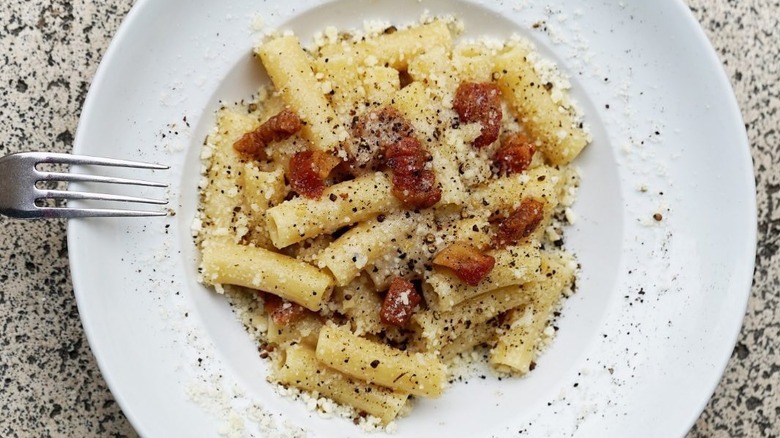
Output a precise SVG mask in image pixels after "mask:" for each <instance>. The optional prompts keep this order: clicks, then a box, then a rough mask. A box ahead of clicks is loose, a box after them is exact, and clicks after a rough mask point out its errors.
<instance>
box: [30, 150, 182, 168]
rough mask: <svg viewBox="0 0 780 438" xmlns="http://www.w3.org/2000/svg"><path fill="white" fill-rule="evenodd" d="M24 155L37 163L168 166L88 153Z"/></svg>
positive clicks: (31, 153) (32, 153)
mask: <svg viewBox="0 0 780 438" xmlns="http://www.w3.org/2000/svg"><path fill="white" fill-rule="evenodd" d="M25 155H27V156H30V157H34V158H35V159H36V160H37V162H38V163H54V164H57V163H63V164H82V165H97V166H115V167H135V168H138V169H158V170H165V169H169V168H170V166H166V165H164V164H154V163H144V162H141V161H130V160H118V159H114V158H102V157H92V156H89V155H71V154H60V153H53V152H52V153H49V152H46V153H43V152H28V153H25Z"/></svg>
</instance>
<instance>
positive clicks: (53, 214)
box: [38, 207, 169, 219]
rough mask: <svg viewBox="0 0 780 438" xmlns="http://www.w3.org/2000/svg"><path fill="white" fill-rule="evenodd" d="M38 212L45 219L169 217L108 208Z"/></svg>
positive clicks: (61, 208)
mask: <svg viewBox="0 0 780 438" xmlns="http://www.w3.org/2000/svg"><path fill="white" fill-rule="evenodd" d="M38 211H40V212H41V217H45V218H64V219H74V218H86V217H142V216H167V215H168V214H169V213H168V212H167V211H144V210H119V209H108V208H68V207H42V208H39V209H38Z"/></svg>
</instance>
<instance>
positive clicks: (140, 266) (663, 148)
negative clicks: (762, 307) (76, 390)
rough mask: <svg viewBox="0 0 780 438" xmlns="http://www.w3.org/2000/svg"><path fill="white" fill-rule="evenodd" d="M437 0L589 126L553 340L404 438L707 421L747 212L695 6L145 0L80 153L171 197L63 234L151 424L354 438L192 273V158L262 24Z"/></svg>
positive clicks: (121, 42) (244, 87) (651, 431)
mask: <svg viewBox="0 0 780 438" xmlns="http://www.w3.org/2000/svg"><path fill="white" fill-rule="evenodd" d="M425 10H427V11H429V13H430V14H431V15H438V14H445V13H446V14H453V15H455V16H457V17H459V18H461V19H462V20H463V21H464V22H465V26H466V31H467V35H468V36H478V35H483V34H485V35H490V36H494V37H500V38H505V37H507V36H509V35H510V34H512V33H519V34H521V35H523V36H526V37H527V38H530V39H531V40H533V41H534V42H535V43H536V44H537V45H538V49H539V51H540V52H542V53H543V54H544V55H545V56H547V57H549V58H551V59H553V60H555V61H556V62H557V63H558V64H559V65H560V66H561V68H562V69H563V70H564V71H565V72H567V73H568V74H569V75H570V76H571V78H572V82H573V95H574V97H575V98H576V99H577V100H578V101H579V103H580V105H581V106H582V108H583V109H584V111H585V112H586V114H587V121H588V123H589V124H590V126H591V128H592V130H593V134H594V142H593V144H592V145H591V146H589V147H588V149H587V150H586V152H585V153H584V154H583V155H582V157H581V158H579V160H578V164H579V166H580V167H581V168H582V174H583V184H582V189H581V192H580V196H579V200H578V202H577V204H576V212H577V213H578V216H579V221H578V222H577V223H576V225H575V226H574V227H573V228H572V229H571V230H570V231H569V234H568V236H567V245H568V247H569V248H571V249H572V250H574V251H575V252H576V253H577V255H578V257H579V259H580V261H581V263H582V276H581V278H580V279H579V281H578V293H577V294H576V295H575V296H574V297H573V298H572V299H570V300H568V302H567V303H566V307H565V309H564V317H563V318H562V319H561V320H560V321H559V323H558V326H559V327H560V330H559V334H558V336H557V339H556V341H555V343H554V344H553V345H552V347H551V348H550V349H549V350H548V351H547V352H546V354H545V355H544V356H543V357H542V359H541V360H540V361H539V363H538V367H537V369H536V370H535V371H534V372H533V373H532V374H531V375H530V376H529V377H527V378H524V379H514V380H503V381H497V380H496V379H495V378H493V377H490V376H489V377H488V378H487V379H484V380H483V379H473V380H472V381H470V382H469V383H468V384H463V383H461V384H456V385H454V387H453V388H451V389H450V390H449V391H448V392H447V393H446V394H445V395H444V396H443V397H442V398H440V399H438V400H425V401H421V402H419V403H418V406H417V407H416V408H415V410H414V411H413V413H412V414H411V415H410V416H409V417H407V418H404V419H401V420H400V421H398V422H397V426H398V431H397V434H396V436H398V437H412V436H450V437H456V436H488V435H490V436H518V433H519V432H521V433H522V435H520V436H562V435H567V436H568V435H570V434H573V435H576V436H600V437H605V436H614V437H625V436H637V437H638V436H654V437H657V436H680V435H683V434H684V433H685V432H686V431H687V430H688V428H689V427H690V426H691V425H692V423H693V422H694V421H695V419H696V418H697V417H698V415H699V413H700V412H701V409H702V408H703V406H704V404H705V403H706V401H707V400H708V398H709V396H710V395H711V393H712V391H713V389H714V387H715V385H716V384H717V382H718V380H719V378H720V376H721V373H722V371H723V369H724V366H725V364H726V361H727V359H728V357H729V354H730V352H731V350H732V348H733V345H734V342H735V339H736V336H737V334H738V332H739V329H740V325H741V321H742V316H743V313H744V310H745V304H746V300H747V296H748V293H749V288H750V282H751V276H752V272H753V258H754V253H755V236H756V221H755V219H756V213H755V200H754V182H753V174H752V166H751V160H750V156H749V152H748V145H747V142H746V136H745V132H744V128H743V125H742V122H741V118H740V113H739V110H738V108H737V105H736V103H735V100H734V97H733V94H732V91H731V88H730V86H729V83H728V81H727V79H726V77H725V75H724V74H723V71H722V69H721V67H720V63H719V61H718V59H717V57H716V55H715V53H714V51H713V50H712V48H711V47H710V46H709V44H708V42H707V40H706V38H705V36H704V34H703V33H702V31H701V29H700V28H699V26H698V24H697V23H696V22H695V21H694V19H693V17H692V16H691V14H690V13H689V11H688V10H687V9H686V7H685V6H684V5H683V4H682V2H680V1H674V0H658V1H654V2H646V1H641V0H624V1H623V2H603V1H596V0H587V1H583V2H577V5H576V6H571V2H566V1H564V0H548V1H541V0H540V1H534V0H528V1H523V2H517V1H497V2H466V1H445V0H421V1H418V0H397V1H392V2H389V1H378V0H364V1H360V0H340V1H333V2H319V1H313V0H312V1H298V2H284V3H277V2H273V3H272V2H257V1H251V0H222V1H220V2H212V1H207V0H197V1H192V0H168V1H162V0H158V1H154V0H141V1H139V2H138V3H137V4H136V5H135V7H134V8H133V10H132V12H131V13H130V15H129V16H128V17H127V19H126V21H125V23H123V25H122V27H121V28H120V30H119V32H118V33H117V35H116V37H115V39H114V41H113V43H112V45H111V47H110V49H109V50H108V51H107V52H106V55H105V58H104V59H103V63H102V64H101V66H100V69H99V71H98V74H97V76H96V77H95V80H94V82H93V84H92V88H91V90H90V93H89V96H88V98H87V101H86V103H85V106H84V109H83V113H82V119H81V124H80V125H79V129H78V135H77V138H76V144H75V151H76V152H77V153H85V154H95V155H105V156H112V157H118V158H133V159H140V160H149V161H158V162H163V163H169V164H171V165H172V170H171V171H169V172H161V173H158V174H157V175H156V178H158V179H160V180H166V181H168V182H169V183H170V185H171V188H170V190H169V196H170V198H171V200H172V201H173V205H172V207H173V209H174V210H175V211H176V213H177V214H176V216H174V217H170V218H167V219H149V220H137V219H136V220H129V219H128V220H108V219H105V220H83V221H72V222H70V224H69V230H68V231H69V236H68V237H69V240H68V242H69V249H70V256H71V263H72V265H71V266H72V273H73V283H74V287H75V290H76V296H77V299H78V304H79V310H80V313H81V317H82V320H83V324H84V329H85V331H86V333H87V336H88V338H89V341H90V345H91V347H92V350H93V352H94V353H95V356H96V357H97V360H98V363H99V365H100V368H101V370H102V372H103V375H104V377H105V379H106V381H107V382H108V384H109V386H110V387H111V389H112V391H113V393H114V395H115V396H116V398H117V400H118V401H119V403H120V405H121V407H122V409H123V411H124V412H125V413H126V414H127V416H128V417H129V418H130V420H131V421H132V423H133V425H134V426H135V427H136V428H137V430H138V431H139V432H140V433H141V434H142V435H144V436H149V437H168V436H215V435H217V434H218V433H220V432H222V433H227V432H235V433H236V434H237V436H240V435H238V433H239V432H242V431H243V432H242V433H245V434H246V435H247V436H249V435H254V436H258V435H259V436H262V435H263V434H264V433H270V432H268V431H269V430H270V429H268V426H267V425H263V424H265V423H263V421H266V420H269V421H272V422H275V423H274V424H277V423H278V424H277V425H276V426H274V427H278V428H282V429H285V428H286V429H291V428H292V429H294V428H295V427H298V426H300V427H303V428H304V429H306V430H308V431H309V432H310V433H312V434H313V435H322V436H334V437H336V436H338V437H343V436H353V435H359V434H360V431H359V430H358V429H357V428H356V427H355V426H353V425H352V423H351V422H350V421H348V420H343V419H325V418H322V417H321V416H320V415H319V414H317V413H315V412H312V411H310V410H308V409H306V408H305V407H304V406H303V404H302V403H298V402H292V401H290V400H287V399H284V398H280V397H278V396H277V395H276V394H275V393H274V392H273V390H272V389H271V387H270V385H268V384H267V383H266V382H265V373H266V371H265V370H266V364H265V363H264V362H263V361H262V360H261V359H259V357H258V354H257V348H256V346H255V345H253V344H252V343H251V342H250V340H249V337H248V336H247V335H246V334H245V333H244V331H243V328H242V327H241V326H240V324H239V323H238V322H237V321H236V320H235V318H234V317H233V315H232V314H231V311H230V309H229V306H228V305H227V304H226V303H225V300H224V299H223V298H222V297H220V296H217V295H216V294H214V293H213V292H211V291H210V290H207V289H205V288H203V287H202V286H200V285H199V284H197V283H196V281H195V276H196V272H195V269H196V268H195V267H196V262H195V260H196V257H197V254H196V252H195V249H194V246H193V243H192V241H191V238H190V224H191V221H192V218H193V215H194V213H195V211H196V206H197V201H198V197H197V189H196V186H197V182H198V178H199V172H200V163H199V160H198V153H199V149H200V145H201V143H202V142H203V139H204V138H205V135H206V133H207V132H208V130H209V129H210V128H211V127H212V125H213V122H214V117H213V114H214V111H215V109H216V108H217V107H218V102H219V100H220V99H221V100H224V101H226V102H232V101H236V100H239V99H241V98H245V97H248V96H250V95H251V94H252V93H253V92H254V91H255V90H256V88H257V86H258V84H259V83H260V82H261V81H263V80H264V75H263V74H262V72H261V69H260V67H259V66H258V64H256V62H255V61H253V60H252V57H251V48H252V45H253V44H254V42H255V41H256V39H257V38H258V37H259V34H258V33H253V28H255V30H256V26H257V24H258V23H259V22H260V21H262V22H263V23H264V26H265V27H264V29H263V30H268V29H269V28H281V29H291V30H294V31H295V32H296V33H298V34H299V35H300V36H301V37H302V38H303V39H304V40H307V39H308V38H310V36H311V35H312V33H313V32H315V31H317V30H321V29H322V28H324V27H325V26H326V25H335V26H337V27H339V28H359V27H361V25H362V23H363V21H364V20H366V19H382V20H387V21H391V22H393V23H409V22H411V21H415V20H417V19H419V17H420V16H421V15H422V14H423V12H424V11H425ZM534 24H536V26H534ZM120 173H121V172H120ZM141 193H144V194H150V195H154V194H155V193H154V192H153V191H152V190H149V191H141ZM655 213H660V214H661V215H662V216H663V220H662V221H660V222H657V221H655V220H653V218H652V217H653V215H654V214H655ZM261 412H262V414H261ZM280 413H283V414H281V415H280ZM259 420H260V423H263V424H261V425H258V421H259ZM282 423H284V424H282Z"/></svg>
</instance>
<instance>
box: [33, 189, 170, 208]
mask: <svg viewBox="0 0 780 438" xmlns="http://www.w3.org/2000/svg"><path fill="white" fill-rule="evenodd" d="M39 198H51V199H66V200H76V199H83V200H90V201H120V202H140V203H143V204H158V205H164V204H167V203H168V201H166V200H161V199H152V198H141V197H137V196H125V195H112V194H108V193H90V192H71V191H68V190H41V191H40V196H39Z"/></svg>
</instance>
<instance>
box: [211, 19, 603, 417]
mask: <svg viewBox="0 0 780 438" xmlns="http://www.w3.org/2000/svg"><path fill="white" fill-rule="evenodd" d="M459 31H460V29H459V25H458V23H457V22H456V21H453V20H445V19H430V20H425V21H424V22H423V23H419V24H415V25H411V26H408V27H403V28H402V27H394V26H389V27H386V28H383V29H381V30H374V31H365V32H357V31H356V32H352V33H349V34H347V33H339V32H337V31H336V30H335V29H333V28H328V29H326V30H325V31H324V32H323V33H321V34H320V35H319V36H318V37H317V38H316V39H315V44H314V45H312V47H309V48H306V49H304V47H303V46H302V44H301V41H299V39H298V38H297V37H296V36H294V35H293V34H290V33H284V34H277V35H274V36H271V37H268V38H266V39H265V40H264V41H263V42H262V43H261V44H259V45H258V47H257V48H256V50H255V53H256V55H257V57H258V58H259V60H260V61H261V62H262V66H263V67H264V69H265V71H266V72H267V74H268V76H269V77H270V79H271V83H272V85H268V86H264V87H263V88H262V89H260V90H259V92H258V94H257V95H256V96H254V97H253V98H252V99H251V101H247V102H241V103H239V104H236V105H231V106H225V107H223V108H221V109H220V110H219V111H218V113H217V125H216V127H215V129H214V131H213V132H212V133H211V134H210V135H209V136H208V138H207V141H206V143H205V145H204V147H203V151H202V158H203V161H204V178H203V181H202V183H201V206H200V212H199V218H198V219H197V221H196V228H197V231H198V232H197V243H198V246H199V249H200V253H201V264H200V267H199V273H200V276H201V281H202V282H203V283H204V284H206V285H210V286H213V287H214V288H215V289H216V291H218V292H220V293H226V295H228V296H229V297H231V301H232V302H233V304H234V305H235V306H236V307H237V308H239V309H240V311H239V314H240V316H241V319H242V321H243V322H244V324H245V325H246V326H247V328H248V330H249V331H250V333H252V334H253V335H255V336H256V337H257V340H258V343H259V345H260V347H261V348H260V350H261V355H262V356H263V357H267V358H268V359H269V361H270V364H271V372H270V378H269V379H270V380H271V381H273V382H275V383H278V384H280V385H283V386H284V387H286V388H296V389H297V390H300V391H304V392H309V393H316V394H318V395H319V396H323V397H326V398H329V399H331V400H333V401H335V402H336V403H338V404H340V405H343V406H348V407H351V408H353V409H354V410H353V411H352V412H353V414H354V415H355V416H361V415H362V416H366V415H368V416H371V417H374V418H378V421H379V422H381V423H382V424H388V423H389V422H391V421H392V420H393V419H395V418H396V417H397V416H398V415H399V413H402V412H405V409H404V408H405V407H406V406H407V405H409V401H410V400H411V399H414V398H418V397H427V398H435V397H438V396H439V395H440V394H442V392H443V391H445V390H446V387H447V385H448V379H449V378H450V375H451V374H450V372H451V371H450V366H451V365H452V363H453V360H454V359H455V358H456V357H459V355H463V354H469V353H470V352H472V351H473V350H474V349H475V348H482V349H484V351H486V357H487V361H488V362H489V364H490V365H491V366H492V367H493V368H494V369H495V370H496V372H498V373H508V374H512V375H523V374H526V373H528V372H530V371H531V370H533V369H534V367H535V360H536V359H537V357H538V355H539V354H540V353H541V352H542V350H543V349H544V347H545V346H546V345H547V344H548V343H549V341H550V340H551V338H552V336H553V335H554V332H555V329H554V328H553V327H552V325H551V323H552V321H553V319H554V317H555V315H557V313H558V310H559V308H560V304H561V301H562V297H564V296H566V295H567V294H569V293H571V291H572V289H573V286H574V279H575V274H576V271H577V263H576V261H575V259H574V257H573V256H572V255H570V254H569V253H567V252H565V251H564V249H563V247H562V245H563V238H562V232H563V226H564V225H565V224H566V223H567V222H571V221H573V217H574V216H573V213H572V212H571V210H570V206H571V205H572V203H573V201H574V195H575V194H576V187H577V185H578V183H579V177H578V174H577V172H576V171H575V170H574V169H573V168H572V167H570V165H569V164H570V163H571V162H572V160H574V159H575V158H576V157H577V155H578V154H579V153H580V152H581V151H582V150H583V148H584V147H585V146H586V145H587V144H588V143H589V141H590V140H589V134H588V132H587V130H586V129H585V128H584V127H583V123H582V121H581V118H580V115H579V114H578V113H577V111H576V109H575V107H574V106H573V104H572V103H571V102H570V100H569V98H568V93H567V89H568V87H569V84H568V82H567V81H566V80H565V78H563V76H562V75H561V74H560V73H559V72H558V71H557V69H556V68H555V66H554V65H553V64H552V63H550V62H549V61H546V60H544V59H541V58H540V57H539V55H538V54H537V53H536V52H535V50H534V48H533V46H532V45H531V44H530V43H529V42H527V41H525V40H523V39H521V38H518V37H513V38H510V39H508V40H507V41H502V42H496V41H490V40H486V39H482V40H463V41H455V37H456V36H457V34H458V33H459Z"/></svg>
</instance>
